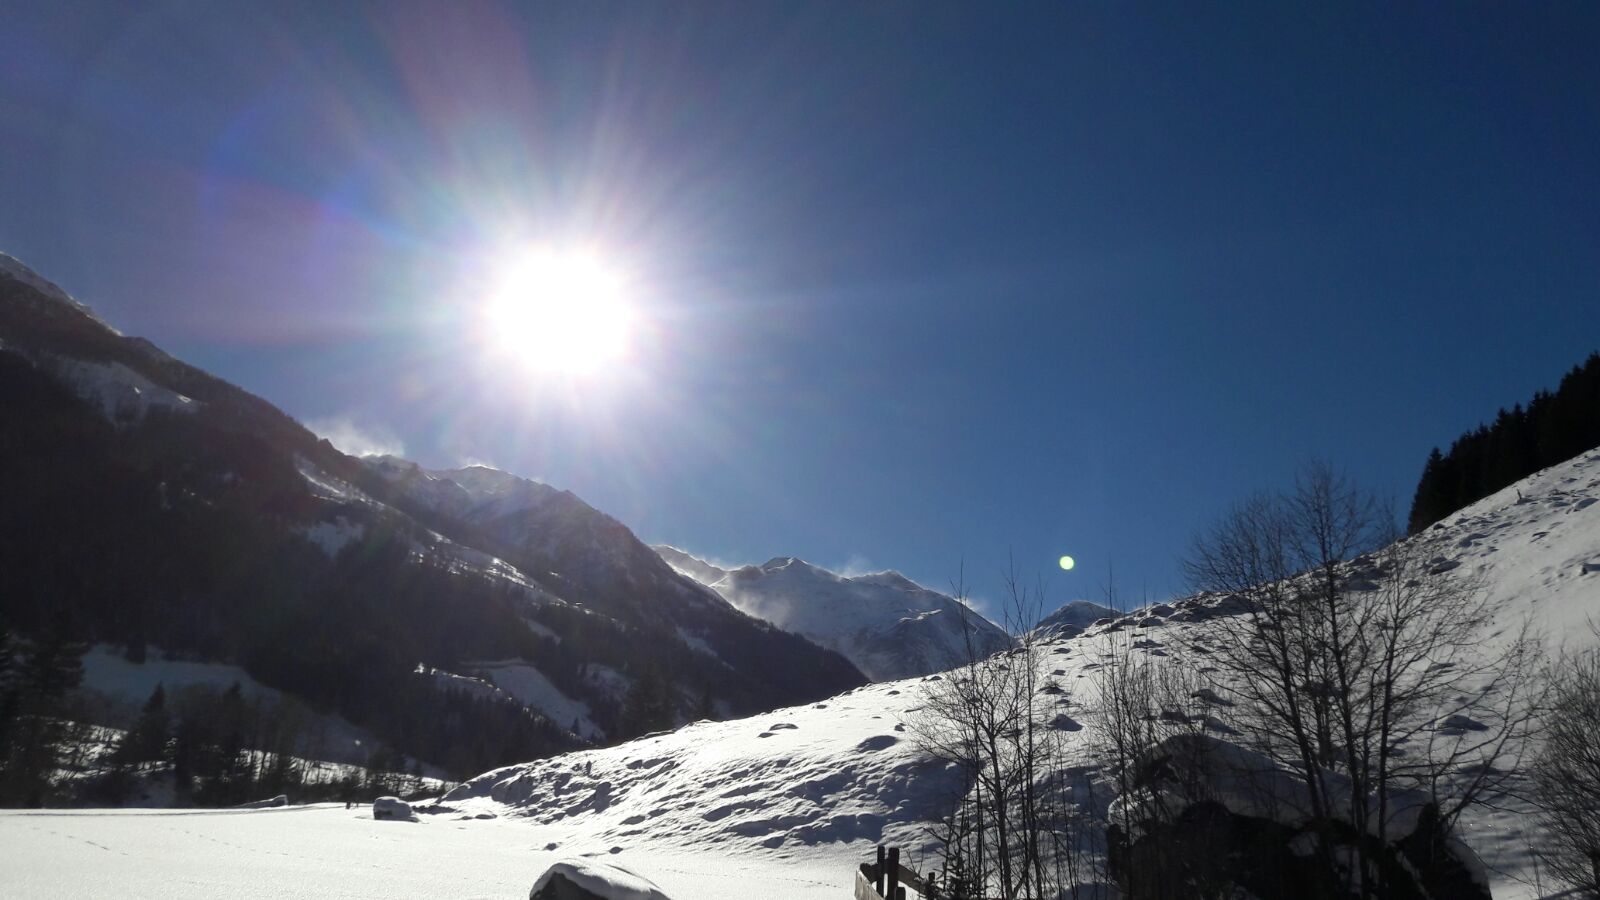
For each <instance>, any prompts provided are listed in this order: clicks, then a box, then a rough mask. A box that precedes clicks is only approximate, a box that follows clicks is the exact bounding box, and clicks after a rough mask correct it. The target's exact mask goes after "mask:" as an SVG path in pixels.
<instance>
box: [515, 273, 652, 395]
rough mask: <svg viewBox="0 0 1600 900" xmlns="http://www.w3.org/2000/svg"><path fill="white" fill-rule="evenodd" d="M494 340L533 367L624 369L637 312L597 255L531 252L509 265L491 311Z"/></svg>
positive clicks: (573, 371)
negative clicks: (623, 359)
mask: <svg viewBox="0 0 1600 900" xmlns="http://www.w3.org/2000/svg"><path fill="white" fill-rule="evenodd" d="M485 319H486V324H487V326H488V329H489V333H490V338H491V340H493V341H494V343H496V344H497V345H498V346H499V347H500V348H501V349H502V350H504V351H505V352H507V353H508V354H510V355H512V356H513V357H515V358H517V359H518V360H520V361H522V362H524V363H526V364H527V365H529V366H530V367H532V368H535V369H539V370H541V371H546V372H554V373H560V374H566V375H590V374H594V373H597V372H599V371H601V370H603V369H605V368H606V367H607V366H610V365H614V364H616V363H618V362H620V361H621V360H622V358H623V356H624V355H625V354H626V352H627V349H628V340H629V334H630V331H631V330H632V325H633V313H632V310H631V309H630V308H629V306H628V304H627V298H626V297H625V296H624V292H623V284H622V280H621V279H620V278H619V277H618V276H617V274H616V273H615V272H613V271H611V270H610V269H608V268H606V267H605V266H604V265H602V264H601V263H600V261H599V260H597V259H595V258H594V257H592V256H587V255H581V254H562V253H553V252H542V253H531V254H528V255H526V256H522V257H519V258H517V259H515V260H512V261H510V262H508V263H507V264H506V266H505V268H504V270H503V271H502V272H501V274H500V277H499V278H498V279H497V283H496V286H495V288H494V292H493V294H492V296H491V297H490V298H489V302H488V306H487V309H486V316H485Z"/></svg>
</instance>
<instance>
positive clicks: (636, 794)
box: [442, 451, 1600, 897]
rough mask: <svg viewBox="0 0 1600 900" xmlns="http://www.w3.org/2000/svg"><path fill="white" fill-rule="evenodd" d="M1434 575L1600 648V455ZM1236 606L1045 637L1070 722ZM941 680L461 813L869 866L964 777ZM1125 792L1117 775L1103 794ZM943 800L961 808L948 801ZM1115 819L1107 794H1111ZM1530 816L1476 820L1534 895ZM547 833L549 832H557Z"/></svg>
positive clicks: (540, 780) (645, 844)
mask: <svg viewBox="0 0 1600 900" xmlns="http://www.w3.org/2000/svg"><path fill="white" fill-rule="evenodd" d="M1411 540H1413V541H1416V542H1417V543H1418V544H1419V546H1420V548H1421V549H1422V551H1423V552H1424V553H1425V554H1427V556H1428V557H1429V558H1430V559H1431V564H1432V565H1433V566H1434V567H1435V568H1441V567H1442V568H1446V569H1449V568H1459V569H1461V570H1463V571H1466V572H1470V573H1473V574H1475V575H1476V576H1477V577H1478V578H1480V579H1481V583H1482V585H1483V589H1484V590H1485V591H1486V592H1487V594H1488V597H1489V599H1490V600H1491V602H1492V603H1493V604H1494V607H1495V610H1496V621H1497V622H1498V623H1499V626H1500V627H1499V629H1498V630H1497V631H1496V633H1495V634H1496V636H1495V637H1494V638H1492V639H1491V641H1493V640H1509V639H1511V637H1512V636H1513V635H1514V633H1515V631H1516V627H1515V626H1516V624H1517V623H1518V622H1520V621H1521V620H1522V619H1523V618H1524V617H1531V619H1532V621H1533V622H1534V623H1535V625H1536V626H1537V627H1538V628H1540V629H1541V630H1543V631H1544V632H1545V633H1546V635H1547V636H1548V637H1550V638H1552V639H1554V640H1555V641H1557V642H1560V641H1569V642H1586V641H1589V640H1592V637H1591V636H1590V632H1589V631H1588V630H1587V628H1586V622H1587V621H1588V620H1590V619H1591V618H1595V617H1600V451H1594V452H1590V453H1588V454H1585V455H1583V456H1581V457H1579V458H1577V459H1574V460H1572V461H1570V462H1568V463H1565V464H1563V465H1560V466H1556V467H1553V468H1551V469H1548V470H1546V471H1544V472H1540V473H1538V474H1536V475H1534V476H1531V477H1530V478H1528V479H1525V480H1524V481H1522V482H1520V483H1518V484H1516V485H1513V486H1512V487H1508V488H1507V489H1505V490H1504V491H1501V492H1499V493H1497V494H1495V495H1493V496H1491V497H1488V498H1486V499H1484V500H1482V501H1480V502H1479V503H1476V504H1474V505H1472V506H1471V507H1468V508H1467V509H1464V510H1462V511H1461V512H1459V513H1457V514H1455V515H1453V516H1451V517H1449V518H1448V519H1446V520H1445V521H1443V522H1441V523H1440V524H1438V525H1437V526H1435V527H1433V528H1431V529H1429V530H1428V531H1427V532H1425V533H1423V534H1421V535H1418V536H1416V537H1415V538H1412V539H1411ZM1231 614H1233V612H1232V611H1231V608H1230V605H1229V604H1228V603H1227V602H1226V599H1225V598H1219V597H1195V598H1187V599H1184V600H1179V601H1175V602H1173V603H1169V604H1158V605H1156V606H1154V607H1151V608H1148V609H1145V610H1141V611H1139V612H1136V613H1133V614H1129V615H1124V616H1119V617H1116V618H1114V619H1113V620H1111V621H1109V622H1103V623H1100V624H1098V625H1094V626H1091V627H1090V628H1088V629H1087V630H1086V631H1084V632H1083V633H1081V634H1078V635H1075V636H1071V637H1065V636H1061V637H1055V638H1051V639H1049V640H1048V641H1047V642H1046V644H1045V645H1044V648H1045V653H1044V658H1045V660H1046V663H1045V665H1046V666H1047V668H1048V675H1049V681H1051V682H1053V683H1054V684H1055V685H1057V686H1059V687H1061V688H1062V689H1063V690H1062V692H1061V693H1060V694H1059V695H1056V696H1055V697H1054V698H1053V699H1052V701H1051V702H1053V703H1056V704H1057V705H1058V706H1059V707H1060V718H1059V719H1058V720H1057V727H1059V728H1061V729H1064V730H1065V731H1066V732H1067V733H1068V736H1069V737H1070V736H1071V735H1072V734H1076V733H1078V729H1079V728H1081V722H1080V721H1079V720H1080V719H1081V718H1082V716H1083V711H1082V708H1081V707H1082V704H1083V703H1084V702H1085V701H1086V700H1087V697H1086V696H1085V694H1084V687H1085V685H1086V682H1085V681H1084V679H1086V678H1088V677H1089V672H1090V671H1092V670H1093V669H1094V668H1095V667H1097V666H1099V665H1100V664H1101V663H1102V661H1103V660H1104V659H1105V657H1106V654H1107V653H1108V652H1109V647H1110V641H1111V640H1116V641H1118V642H1121V643H1122V644H1123V645H1124V646H1131V647H1133V648H1134V652H1141V653H1153V654H1157V655H1161V654H1164V653H1166V652H1167V651H1166V650H1165V649H1164V648H1166V647H1169V646H1171V645H1174V644H1176V643H1178V642H1179V641H1189V640H1192V639H1194V638H1196V637H1198V636H1200V635H1202V634H1203V633H1204V630H1205V629H1206V628H1207V627H1208V624H1207V623H1209V622H1212V621H1214V620H1216V619H1217V618H1218V617H1220V616H1227V615H1231ZM943 677H946V676H940V675H932V676H925V677H922V678H915V679H909V680H904V681H899V682H887V683H881V684H873V685H868V686H866V687H863V688H859V689H857V690H854V691H851V692H849V693H847V694H844V695H841V696H838V697H835V698H833V699H831V700H827V701H824V702H822V703H817V704H811V705H807V706H804V707H795V708H791V709H785V710H778V711H775V712H773V713H770V714H767V715H763V716H758V717H754V718H750V719H743V720H739V721H733V722H717V723H712V722H702V723H697V724H695V725H691V726H688V727H685V728H683V729H680V730H678V731H676V732H673V733H671V734H664V735H658V736H654V737H650V738H645V739H641V740H638V741H634V742H631V743H628V744H624V745H621V746H618V747H612V748H609V749H604V750H593V751H585V752H580V753H575V754H569V755H567V756H562V757H557V758H554V759H549V760H544V761H541V762H536V763H530V764H528V765H524V766H512V767H508V768H505V769H500V770H497V771H494V772H489V773H486V774H484V775H482V776H480V777H478V778H476V779H473V780H472V781H470V782H468V783H467V784H464V785H463V786H461V787H460V788H458V789H457V790H455V791H454V792H452V793H451V794H449V795H447V796H446V797H445V798H444V799H443V801H442V803H443V806H444V807H448V808H450V809H452V810H457V811H460V812H465V813H474V814H481V813H485V812H492V813H494V814H496V815H501V816H513V817H520V818H524V819H526V820H528V821H529V822H532V823H537V824H539V825H540V826H542V827H548V828H559V830H560V831H561V832H562V833H563V834H565V835H566V837H565V839H564V840H563V841H561V842H560V843H561V844H562V846H563V847H564V848H570V849H575V850H578V851H580V852H582V851H592V852H600V853H616V854H620V855H622V858H623V859H630V858H634V857H636V856H637V855H640V854H650V853H656V852H686V851H712V850H714V851H715V852H717V853H719V854H733V855H738V856H739V857H740V858H746V859H749V860H751V863H750V864H751V865H753V866H772V867H781V866H783V865H785V864H787V863H788V861H791V860H795V859H799V858H805V857H812V856H814V855H816V854H827V855H833V856H835V857H837V858H839V859H840V861H841V865H843V864H844V863H846V862H847V861H848V860H851V859H857V860H859V859H864V858H865V857H866V855H867V853H868V852H869V849H870V847H871V845H872V844H873V843H875V842H880V841H886V842H889V843H893V844H896V845H900V846H905V847H908V848H910V849H911V851H912V852H913V853H914V854H915V853H921V852H929V851H931V847H929V846H927V833H926V830H925V829H926V827H927V826H928V825H929V824H930V823H931V821H932V820H933V819H934V818H935V817H937V815H938V814H939V813H940V812H941V810H942V809H948V808H949V806H948V804H949V803H951V802H952V801H953V799H954V793H955V792H956V791H958V790H959V787H958V786H957V785H955V784H954V783H953V782H952V779H951V776H950V773H949V772H948V771H947V770H946V769H944V768H943V767H942V766H941V765H939V764H937V763H934V762H931V761H929V760H927V759H925V758H924V757H923V756H922V755H921V754H920V753H919V752H918V751H917V749H916V746H915V744H914V742H913V741H912V740H911V739H910V732H909V729H908V723H914V722H915V721H916V718H917V716H918V715H919V714H921V713H920V710H921V708H922V707H923V705H924V703H925V701H926V691H927V689H928V687H929V686H930V685H933V684H936V683H937V681H938V680H939V679H941V678H943ZM1108 795H1109V791H1107V789H1106V786H1105V785H1101V786H1100V792H1099V796H1101V797H1102V798H1105V797H1107V796H1108ZM942 804H944V805H942ZM1100 808H1101V810H1102V811H1103V809H1104V803H1103V799H1102V802H1101V803H1100ZM1530 822H1531V817H1530V816H1529V815H1528V812H1527V810H1526V809H1523V810H1518V809H1516V808H1514V807H1512V808H1503V809H1499V810H1475V811H1473V812H1472V813H1470V814H1469V815H1467V816H1466V817H1465V818H1464V819H1463V822H1462V828H1463V832H1464V835H1463V836H1464V837H1465V839H1466V840H1467V842H1468V843H1469V844H1470V845H1471V846H1472V847H1473V848H1474V849H1475V850H1476V851H1477V853H1478V854H1479V855H1480V856H1481V857H1483V859H1484V861H1485V863H1486V864H1487V865H1488V867H1489V871H1490V875H1491V877H1492V878H1493V879H1494V882H1495V896H1497V897H1515V896H1531V894H1530V893H1529V891H1530V890H1531V889H1530V888H1529V887H1528V886H1527V885H1526V884H1524V883H1523V882H1522V881H1519V880H1518V879H1526V878H1528V877H1529V872H1530V867H1531V851H1530V849H1529V848H1530V847H1532V846H1536V845H1537V843H1536V842H1537V836H1536V835H1535V834H1533V833H1532V831H1531V829H1532V825H1531V824H1530ZM544 833H548V832H544Z"/></svg>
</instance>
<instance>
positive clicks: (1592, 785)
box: [1533, 628, 1600, 897]
mask: <svg viewBox="0 0 1600 900" xmlns="http://www.w3.org/2000/svg"><path fill="white" fill-rule="evenodd" d="M1593 630H1594V631H1595V637H1596V638H1600V628H1596V629H1593ZM1597 735H1600V650H1595V649H1590V650H1587V651H1585V652H1583V653H1578V654H1575V655H1571V656H1567V657H1565V658H1563V659H1561V660H1560V661H1558V662H1557V663H1556V664H1555V666H1554V667H1553V670H1552V673H1551V693H1550V703H1549V705H1548V708H1547V713H1546V728H1545V732H1544V738H1545V744H1544V747H1543V749H1542V750H1541V752H1540V753H1539V756H1538V763H1537V766H1536V767H1535V769H1534V773H1533V783H1534V789H1535V797H1536V799H1537V801H1538V804H1539V807H1540V810H1541V815H1540V818H1541V824H1543V825H1544V827H1545V832H1546V835H1547V839H1546V842H1545V844H1544V847H1543V848H1542V850H1541V852H1540V857H1541V859H1542V860H1543V861H1544V863H1545V865H1546V866H1548V868H1549V869H1550V871H1551V873H1552V874H1554V875H1555V876H1556V878H1558V879H1560V880H1561V881H1563V882H1565V883H1566V884H1567V885H1568V886H1569V887H1571V888H1573V889H1575V890H1577V891H1580V892H1582V894H1583V895H1584V896H1589V897H1600V740H1597V738H1596V736H1597Z"/></svg>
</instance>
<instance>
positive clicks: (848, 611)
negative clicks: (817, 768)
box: [654, 546, 1011, 681]
mask: <svg viewBox="0 0 1600 900" xmlns="http://www.w3.org/2000/svg"><path fill="white" fill-rule="evenodd" d="M654 550H655V551H656V552H657V553H659V554H661V558H662V559H665V560H666V561H667V562H668V563H669V564H670V565H671V566H672V567H673V568H674V569H677V570H678V571H679V572H682V573H683V574H684V575H687V576H689V577H690V578H694V579H697V580H698V581H700V583H702V584H705V585H708V586H710V587H711V588H712V589H713V590H715V591H716V592H717V593H719V594H721V595H722V596H723V597H725V598H727V600H728V602H729V603H732V604H733V605H734V606H737V607H738V608H740V609H742V610H744V611H745V612H747V613H749V614H750V615H752V616H755V617H757V618H759V619H764V620H766V621H768V622H771V623H772V624H774V625H776V626H778V627H779V628H782V629H785V630H787V631H793V632H796V633H798V634H802V635H805V636H806V637H808V638H810V639H811V640H813V641H815V642H817V643H818V644H821V645H822V646H824V647H828V648H830V649H832V650H837V651H839V652H840V653H842V654H844V656H845V658H847V659H849V660H850V661H851V662H853V663H855V664H856V668H858V669H860V670H861V671H863V672H865V673H866V674H867V677H869V678H871V679H872V680H874V681H885V680H889V679H895V678H909V677H912V676H914V675H928V674H931V673H933V672H942V671H944V670H946V669H949V668H951V667H953V666H956V665H960V664H961V663H963V662H966V661H967V660H968V659H970V658H972V656H974V655H975V656H976V657H978V658H983V657H986V656H990V655H992V654H994V653H997V652H999V651H1001V650H1003V649H1005V648H1006V647H1009V646H1011V636H1010V635H1008V634H1006V632H1005V631H1004V630H1003V629H1001V628H1000V627H999V626H997V625H995V624H994V623H993V622H990V621H989V620H988V619H985V618H984V617H983V616H982V615H979V614H978V613H977V612H976V611H974V610H972V609H970V608H968V607H966V606H964V605H962V604H961V603H958V602H957V601H956V600H954V599H952V598H950V597H947V596H945V595H944V594H941V593H939V592H938V591H930V590H928V589H927V588H925V587H922V586H921V585H919V584H917V583H915V582H913V581H911V580H910V579H909V578H906V577H905V576H904V575H901V574H900V573H899V572H877V573H874V574H871V575H856V576H845V575H839V574H837V573H835V572H830V571H828V570H827V569H824V568H821V567H819V566H814V565H811V564H810V563H808V562H806V561H804V560H800V559H795V558H794V557H789V556H785V557H779V558H777V559H773V560H769V561H768V562H766V563H765V564H763V565H759V566H742V567H740V568H737V569H723V568H720V567H718V566H715V565H712V564H711V563H708V562H706V561H705V560H703V559H698V558H696V557H694V556H692V555H690V554H688V553H685V552H684V551H682V550H679V549H677V548H675V547H667V546H656V547H655V548H654Z"/></svg>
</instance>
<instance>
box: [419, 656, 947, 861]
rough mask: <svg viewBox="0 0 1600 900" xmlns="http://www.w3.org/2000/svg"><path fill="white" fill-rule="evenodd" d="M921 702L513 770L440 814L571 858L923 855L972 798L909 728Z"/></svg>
mask: <svg viewBox="0 0 1600 900" xmlns="http://www.w3.org/2000/svg"><path fill="white" fill-rule="evenodd" d="M933 677H935V678H937V677H939V676H933ZM921 700H922V693H921V691H919V690H915V689H914V683H912V684H908V683H905V682H901V683H899V684H895V683H889V684H880V685H869V686H867V687H864V688H858V689H856V690H854V691H851V692H849V693H847V694H842V695H840V696H838V697H834V698H832V699H830V700H828V701H826V702H823V703H816V704H811V705H810V706H804V707H793V708H790V709H785V710H781V711H779V712H777V713H770V714H767V715H763V716H758V717H753V718H748V719H740V720H735V721H730V722H696V723H694V724H692V725H687V726H684V727H683V728H680V729H678V730H677V731H674V732H669V733H663V734H658V735H651V736H648V737H644V738H640V739H638V740H635V741H631V742H629V743H626V744H622V745H619V746H616V747H608V748H605V749H599V750H587V751H582V752H578V753H570V754H567V755H564V756H559V757H554V758H551V759H544V760H538V761H535V762H531V763H526V764H523V765H516V766H508V767H506V768H502V769H497V770H495V771H492V772H488V773H486V774H484V775H480V776H478V777H477V778H474V779H472V780H470V781H468V782H466V783H464V784H462V785H461V786H459V787H457V788H456V789H455V790H453V791H451V792H450V793H448V794H446V795H445V796H444V797H443V798H441V800H440V801H439V802H440V805H441V807H442V808H447V809H451V810H461V811H464V812H479V811H487V812H495V813H497V814H500V815H502V816H511V817H522V818H524V819H527V820H531V821H532V823H534V824H540V825H558V824H559V826H560V827H561V828H562V829H563V830H564V831H566V832H567V833H568V834H569V839H568V840H567V841H565V842H563V846H565V847H571V846H572V845H574V844H577V845H579V846H583V847H586V848H589V849H594V850H597V851H609V850H610V849H611V848H615V847H620V848H624V849H626V848H628V847H639V846H650V847H671V846H677V847H683V848H685V849H694V850H698V851H705V850H708V849H711V848H719V849H721V850H728V851H734V850H745V851H748V852H752V853H758V854H759V853H770V852H779V853H789V852H792V851H793V850H795V849H797V848H801V847H816V846H818V845H831V844H849V843H852V842H857V841H861V842H867V843H876V842H879V841H888V842H890V843H896V844H899V845H908V844H912V843H919V844H920V843H922V842H923V840H924V835H923V834H922V833H921V832H922V828H923V827H924V825H923V823H925V822H927V821H928V820H930V819H931V818H932V817H934V816H935V815H937V814H939V813H940V812H941V811H942V809H943V807H944V805H945V804H946V803H947V802H948V801H949V800H950V798H953V797H955V796H958V795H959V793H960V791H961V787H960V784H959V779H958V777H957V775H956V773H955V772H954V770H952V769H950V768H948V767H947V766H946V765H945V764H944V763H943V762H939V761H935V760H932V759H929V758H927V757H925V756H923V755H922V754H921V753H920V752H919V751H918V750H917V749H916V747H915V744H914V742H913V741H912V740H911V739H910V735H909V734H908V733H907V732H906V726H905V725H903V724H901V723H902V722H903V721H904V720H905V719H907V718H908V717H909V716H911V715H913V711H914V708H915V707H916V706H918V705H919V704H920V702H921ZM423 811H424V812H426V811H428V810H427V808H424V810H423Z"/></svg>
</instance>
